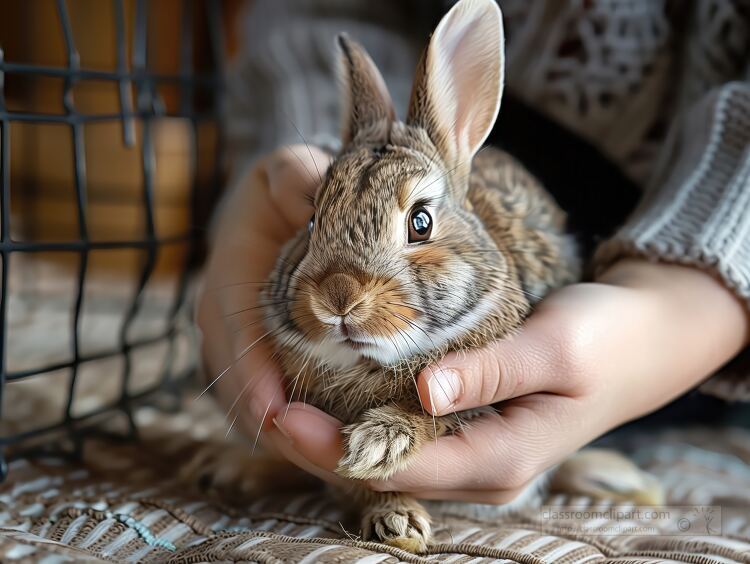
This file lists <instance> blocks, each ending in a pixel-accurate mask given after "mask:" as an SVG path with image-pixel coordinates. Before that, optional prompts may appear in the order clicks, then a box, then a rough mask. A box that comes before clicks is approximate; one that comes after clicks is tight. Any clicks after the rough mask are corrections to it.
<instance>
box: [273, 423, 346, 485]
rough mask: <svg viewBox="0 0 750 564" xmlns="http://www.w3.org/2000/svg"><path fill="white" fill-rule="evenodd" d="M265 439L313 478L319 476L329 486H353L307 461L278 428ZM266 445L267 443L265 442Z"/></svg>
mask: <svg viewBox="0 0 750 564" xmlns="http://www.w3.org/2000/svg"><path fill="white" fill-rule="evenodd" d="M264 439H266V442H268V443H271V446H272V447H273V448H274V449H276V450H277V451H279V452H280V453H281V454H282V455H283V456H284V457H285V458H286V459H287V460H289V461H290V462H292V463H293V464H295V465H296V466H299V467H300V468H302V469H303V470H304V471H306V472H309V473H310V474H312V475H313V476H317V477H318V478H320V479H321V480H323V481H325V482H328V483H329V484H334V485H336V486H339V487H341V488H349V487H350V486H351V484H350V483H349V482H348V481H347V480H345V479H344V478H342V477H341V476H338V475H337V474H334V473H333V472H330V471H328V470H325V469H324V468H321V467H320V466H316V465H315V464H313V463H312V462H310V461H309V460H307V459H306V458H305V457H304V456H303V455H302V454H300V452H299V451H298V450H297V448H296V446H295V443H294V442H293V441H292V439H290V437H288V436H287V435H286V434H285V433H284V432H282V431H281V430H279V429H278V428H275V429H273V430H271V431H269V432H267V433H264ZM264 444H266V443H265V442H264Z"/></svg>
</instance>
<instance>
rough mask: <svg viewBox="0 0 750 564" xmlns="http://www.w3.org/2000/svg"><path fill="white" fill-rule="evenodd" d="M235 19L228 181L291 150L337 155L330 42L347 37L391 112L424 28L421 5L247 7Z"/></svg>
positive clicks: (310, 0)
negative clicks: (363, 55)
mask: <svg viewBox="0 0 750 564" xmlns="http://www.w3.org/2000/svg"><path fill="white" fill-rule="evenodd" d="M247 4H248V7H247V9H246V10H245V12H244V14H243V15H242V16H241V17H240V18H239V22H238V24H239V29H238V36H239V37H240V43H241V47H240V51H239V53H238V55H237V56H236V57H235V60H234V61H232V63H231V64H230V65H229V68H228V72H227V104H226V112H225V132H226V136H227V141H228V143H227V145H228V149H229V151H230V153H229V158H230V164H231V165H232V171H233V176H235V177H236V176H237V175H241V174H242V173H243V171H244V169H245V168H246V167H247V166H248V165H249V164H251V163H252V162H253V161H254V160H255V159H256V158H257V157H258V156H260V155H262V154H264V153H266V152H268V151H271V150H273V149H276V148H278V147H279V146H282V145H286V144H291V143H303V142H307V143H311V144H316V145H319V146H322V147H323V148H326V149H329V150H334V151H335V150H336V149H337V148H338V142H339V141H338V137H339V135H338V130H339V103H338V102H339V92H338V84H337V79H336V64H337V58H336V49H335V38H336V35H337V34H338V33H340V32H342V31H345V32H348V33H349V34H350V35H351V36H352V37H353V38H355V39H356V40H357V41H359V42H360V43H362V44H363V45H364V46H365V48H366V49H367V51H368V52H369V54H370V56H371V57H372V58H373V60H374V61H375V63H376V65H377V66H378V68H379V69H380V70H381V72H382V74H383V76H384V78H385V81H386V84H387V85H388V88H389V90H390V92H391V95H392V97H393V100H394V103H395V104H396V107H397V110H398V111H401V112H403V111H404V110H405V106H406V103H407V101H408V97H409V92H410V89H411V82H412V77H413V75H414V69H415V67H416V63H417V58H418V56H419V52H420V49H421V46H422V44H423V43H424V41H425V40H426V37H427V34H428V31H429V29H428V27H427V26H429V25H430V23H431V14H428V13H427V12H428V11H429V10H430V6H429V3H425V2H423V1H421V0H405V1H404V2H386V3H381V2H369V1H367V0H255V1H253V2H248V3H247Z"/></svg>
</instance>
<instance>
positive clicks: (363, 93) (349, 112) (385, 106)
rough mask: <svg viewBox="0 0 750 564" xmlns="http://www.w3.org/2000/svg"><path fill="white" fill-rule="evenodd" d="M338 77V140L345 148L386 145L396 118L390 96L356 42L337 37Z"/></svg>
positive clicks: (366, 55) (367, 56) (373, 65)
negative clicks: (352, 145)
mask: <svg viewBox="0 0 750 564" xmlns="http://www.w3.org/2000/svg"><path fill="white" fill-rule="evenodd" d="M338 44H339V48H340V50H341V55H340V70H339V76H340V79H341V81H342V91H343V107H342V116H341V117H342V131H341V138H342V142H343V145H344V147H346V146H347V145H349V144H350V143H352V142H354V141H356V142H357V143H365V144H385V143H386V142H387V141H388V138H389V136H390V131H391V126H392V124H393V121H394V120H395V119H396V112H395V110H394V108H393V102H392V101H391V96H390V94H389V93H388V89H387V88H386V86H385V81H384V80H383V77H382V76H381V74H380V71H378V69H377V67H376V66H375V63H373V62H372V59H371V58H370V56H369V55H368V54H367V52H366V51H365V50H364V48H363V47H362V46H361V45H360V44H359V43H357V42H355V41H352V40H351V39H349V37H348V36H347V35H346V34H341V35H339V36H338Z"/></svg>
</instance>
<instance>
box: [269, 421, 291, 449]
mask: <svg viewBox="0 0 750 564" xmlns="http://www.w3.org/2000/svg"><path fill="white" fill-rule="evenodd" d="M272 421H273V424H274V426H275V427H276V428H277V429H278V430H279V433H281V434H282V435H283V436H284V438H285V439H286V440H287V441H289V442H290V443H291V444H294V439H293V438H292V435H290V434H289V431H287V430H286V428H285V427H284V424H283V423H280V422H279V420H278V419H276V418H275V417H274V418H273V419H272Z"/></svg>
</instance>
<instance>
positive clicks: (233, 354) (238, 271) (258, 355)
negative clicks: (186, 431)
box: [196, 145, 331, 465]
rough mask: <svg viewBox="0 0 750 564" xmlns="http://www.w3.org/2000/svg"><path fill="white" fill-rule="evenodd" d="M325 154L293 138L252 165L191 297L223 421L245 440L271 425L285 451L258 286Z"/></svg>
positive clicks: (291, 230)
mask: <svg viewBox="0 0 750 564" xmlns="http://www.w3.org/2000/svg"><path fill="white" fill-rule="evenodd" d="M330 160H331V159H330V157H329V156H328V155H327V154H326V153H324V152H323V151H322V150H320V149H318V148H316V147H310V148H309V149H308V148H307V147H306V146H304V145H295V146H290V147H284V148H281V149H278V150H277V151H274V152H273V153H271V154H270V155H268V156H267V157H265V158H262V159H260V160H259V161H258V162H257V163H256V164H255V166H253V167H252V169H251V170H250V171H249V173H248V174H247V175H246V176H245V178H244V179H243V180H242V181H241V183H240V184H239V185H236V186H235V189H234V191H233V192H232V193H230V194H227V196H226V200H225V201H224V202H222V208H221V209H220V210H219V213H218V216H217V218H216V230H215V233H214V234H213V237H212V239H211V241H210V256H209V259H208V263H207V265H206V268H205V272H204V280H203V283H202V285H201V288H200V290H199V294H198V299H197V313H196V322H197V324H198V327H199V328H200V330H201V333H202V351H201V356H202V359H203V366H204V369H205V372H206V375H205V380H206V382H205V387H210V390H211V391H212V392H213V393H214V394H215V395H216V397H217V398H218V400H219V403H220V404H221V405H222V406H223V407H224V408H225V409H226V410H227V422H226V424H227V427H229V426H230V425H234V426H235V428H237V430H239V431H240V432H242V433H244V434H245V435H247V436H248V437H250V438H251V440H252V439H255V440H257V437H258V436H259V434H260V432H261V429H263V430H266V431H268V430H271V431H272V432H270V433H264V435H266V436H267V437H270V438H271V439H272V442H273V444H275V445H276V446H277V447H281V450H284V451H285V454H286V451H287V450H289V449H288V448H284V446H287V445H288V443H287V441H284V440H283V439H282V440H281V441H279V440H278V439H279V438H280V435H279V432H278V431H277V430H275V427H274V426H273V419H274V418H275V417H276V416H277V415H279V413H280V412H281V413H282V415H283V410H284V409H285V408H286V405H287V400H286V397H285V394H284V389H283V386H282V380H281V373H280V370H279V367H278V366H277V364H276V362H275V360H274V359H272V350H273V347H272V344H273V343H272V342H271V339H270V337H268V336H267V329H266V326H265V324H264V323H263V322H264V318H265V316H266V315H267V313H266V312H265V309H264V308H263V307H262V306H260V307H259V304H258V301H259V294H260V291H261V290H262V288H263V287H264V286H265V284H266V280H267V278H268V275H269V274H270V272H271V270H272V269H273V267H274V265H275V263H276V261H277V259H278V256H279V254H280V250H281V247H282V246H283V245H284V243H286V242H287V241H288V240H289V239H291V238H292V237H293V235H294V234H295V233H296V232H297V231H298V230H299V229H300V228H302V227H304V226H305V225H307V222H308V221H309V219H310V216H311V215H312V206H311V204H310V200H311V196H314V194H315V190H316V189H317V187H318V186H319V184H320V179H321V177H322V175H323V174H324V173H325V170H326V169H327V168H328V165H329V164H330ZM235 418H236V419H235ZM280 443H283V444H280ZM287 456H289V454H287ZM289 457H290V458H294V456H293V453H292V455H291V456H289ZM299 463H300V464H301V465H305V464H304V461H300V462H299Z"/></svg>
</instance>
